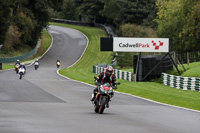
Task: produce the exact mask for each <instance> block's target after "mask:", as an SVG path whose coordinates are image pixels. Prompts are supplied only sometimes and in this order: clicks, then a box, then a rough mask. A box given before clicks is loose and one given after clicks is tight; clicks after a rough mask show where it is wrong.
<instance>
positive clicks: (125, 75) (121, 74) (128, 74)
mask: <svg viewBox="0 0 200 133" xmlns="http://www.w3.org/2000/svg"><path fill="white" fill-rule="evenodd" d="M105 70H106V68H104V67H98V66H93V73H96V74H100V73H101V72H103V71H105ZM114 74H115V76H116V78H118V79H124V80H128V81H134V79H133V77H134V76H133V73H131V72H126V71H121V70H118V69H114Z"/></svg>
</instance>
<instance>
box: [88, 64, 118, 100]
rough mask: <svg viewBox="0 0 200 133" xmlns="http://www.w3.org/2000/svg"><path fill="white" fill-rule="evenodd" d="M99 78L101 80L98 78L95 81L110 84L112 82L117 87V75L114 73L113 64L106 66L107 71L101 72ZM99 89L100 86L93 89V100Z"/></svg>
mask: <svg viewBox="0 0 200 133" xmlns="http://www.w3.org/2000/svg"><path fill="white" fill-rule="evenodd" d="M97 78H98V79H99V80H96V81H95V82H99V83H109V84H112V86H114V88H115V89H117V86H116V84H115V83H116V76H115V74H114V73H113V67H112V66H108V67H107V68H106V71H104V72H102V73H100V74H99V75H98V77H97ZM97 91H98V86H97V87H96V88H95V89H94V90H93V94H92V98H91V101H94V99H95V97H96V94H97ZM113 95H114V94H113Z"/></svg>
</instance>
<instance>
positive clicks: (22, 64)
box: [19, 63, 26, 73]
mask: <svg viewBox="0 0 200 133" xmlns="http://www.w3.org/2000/svg"><path fill="white" fill-rule="evenodd" d="M20 68H24V69H25V73H26V67H25V65H24V63H21V64H20V66H19V69H20Z"/></svg>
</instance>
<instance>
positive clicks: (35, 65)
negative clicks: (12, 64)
mask: <svg viewBox="0 0 200 133" xmlns="http://www.w3.org/2000/svg"><path fill="white" fill-rule="evenodd" d="M34 67H35V70H37V69H38V68H39V63H38V62H37V61H36V62H35V63H34Z"/></svg>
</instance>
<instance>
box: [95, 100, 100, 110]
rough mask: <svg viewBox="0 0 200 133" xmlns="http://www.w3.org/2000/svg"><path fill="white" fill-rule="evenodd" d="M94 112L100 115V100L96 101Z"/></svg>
mask: <svg viewBox="0 0 200 133" xmlns="http://www.w3.org/2000/svg"><path fill="white" fill-rule="evenodd" d="M94 111H95V112H96V113H99V101H98V100H96V101H95V105H94Z"/></svg>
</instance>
